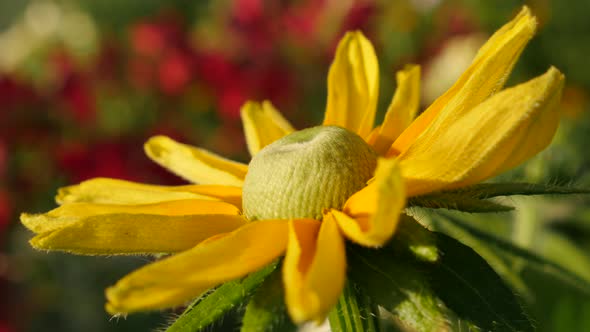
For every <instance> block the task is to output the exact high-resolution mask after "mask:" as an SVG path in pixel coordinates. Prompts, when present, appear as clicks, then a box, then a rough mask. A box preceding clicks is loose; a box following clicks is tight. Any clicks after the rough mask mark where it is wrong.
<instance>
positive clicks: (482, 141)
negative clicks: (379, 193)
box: [399, 68, 564, 196]
mask: <svg viewBox="0 0 590 332" xmlns="http://www.w3.org/2000/svg"><path fill="white" fill-rule="evenodd" d="M563 81H564V77H563V75H562V74H561V73H560V72H559V71H558V70H557V69H555V68H551V69H549V71H547V73H545V74H543V75H541V76H539V77H537V78H535V79H532V80H530V81H528V82H526V83H524V84H520V85H518V86H515V87H513V88H509V89H506V90H504V91H502V92H500V93H498V94H496V95H495V96H493V97H491V98H490V99H488V100H486V101H485V102H483V103H482V104H480V105H479V106H477V107H475V108H474V109H472V110H470V111H469V112H467V113H466V114H464V115H463V117H461V118H459V119H449V118H439V119H437V120H436V121H435V122H434V123H433V126H431V127H429V128H428V129H427V130H426V131H425V132H424V133H423V134H422V135H421V136H420V137H419V138H418V139H417V140H416V141H415V142H414V144H412V146H411V147H410V149H408V150H407V151H406V152H405V153H403V154H402V155H400V156H399V159H400V167H401V169H402V173H403V176H404V179H405V181H406V190H407V192H408V195H409V196H413V195H419V194H424V193H427V192H432V191H436V190H440V189H450V188H457V187H462V186H467V185H470V184H474V183H478V182H481V181H483V180H485V179H487V178H490V177H492V176H494V175H497V174H499V173H500V172H503V171H505V170H507V169H509V168H512V167H514V166H516V165H518V164H520V163H522V162H523V161H525V160H526V159H528V158H530V157H532V156H533V155H535V154H537V153H538V152H539V151H541V150H542V149H544V148H545V147H546V146H547V145H548V144H549V143H550V142H551V139H552V138H553V134H554V133H555V130H556V128H557V124H558V122H559V114H558V110H557V104H558V103H559V100H560V98H561V90H562V87H563Z"/></svg>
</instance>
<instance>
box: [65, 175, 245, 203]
mask: <svg viewBox="0 0 590 332" xmlns="http://www.w3.org/2000/svg"><path fill="white" fill-rule="evenodd" d="M241 196H242V191H241V189H240V188H239V187H230V186H213V185H188V186H158V185H150V184H143V183H137V182H131V181H125V180H119V179H109V178H94V179H90V180H86V181H83V182H81V183H79V184H77V185H73V186H67V187H63V188H60V189H59V190H58V192H57V196H56V198H55V200H56V201H57V203H59V204H67V203H82V202H84V203H97V204H150V203H157V202H165V201H175V200H183V199H209V200H217V199H218V200H222V201H225V202H228V203H230V204H234V203H238V202H239V201H241ZM239 204H241V203H239ZM234 205H235V204H234ZM236 206H239V205H236Z"/></svg>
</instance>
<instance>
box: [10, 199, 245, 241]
mask: <svg viewBox="0 0 590 332" xmlns="http://www.w3.org/2000/svg"><path fill="white" fill-rule="evenodd" d="M119 213H127V214H151V215H163V216H183V215H184V216H186V215H196V214H228V215H238V214H240V210H239V209H238V208H237V207H235V206H234V205H232V204H228V203H225V202H220V201H212V200H200V199H184V200H178V201H165V202H159V203H152V204H137V205H122V204H95V203H69V204H65V205H62V206H60V207H58V208H56V209H53V210H51V211H49V212H47V213H43V214H28V213H23V214H22V215H21V217H20V219H21V222H22V223H23V225H25V226H26V227H27V228H28V229H30V230H32V231H33V232H35V233H44V232H48V231H53V230H56V229H58V228H63V227H65V226H69V225H71V224H74V223H76V222H79V221H81V220H84V219H85V218H87V217H91V216H97V215H104V214H119Z"/></svg>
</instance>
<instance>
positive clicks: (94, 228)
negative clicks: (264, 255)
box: [31, 213, 246, 255]
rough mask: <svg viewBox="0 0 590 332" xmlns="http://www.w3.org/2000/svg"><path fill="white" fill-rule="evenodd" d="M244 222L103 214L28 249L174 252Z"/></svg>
mask: <svg viewBox="0 0 590 332" xmlns="http://www.w3.org/2000/svg"><path fill="white" fill-rule="evenodd" d="M245 222H246V221H245V220H244V218H242V217H241V216H236V215H193V216H163V215H152V214H126V213H118V214H103V215H96V216H92V217H87V218H84V219H81V220H78V221H76V222H73V223H68V224H67V225H64V226H63V227H61V228H56V229H54V230H50V231H47V232H43V233H41V234H39V235H37V236H35V237H34V238H33V239H32V240H31V245H32V246H33V247H35V248H37V249H45V250H59V251H66V252H70V253H76V254H81V255H120V254H123V255H128V254H144V253H167V252H178V251H183V250H187V249H190V248H192V247H193V246H195V244H197V243H199V242H201V241H203V240H205V239H206V238H208V237H211V236H213V235H217V234H220V233H226V232H231V231H233V230H234V229H236V228H238V227H240V226H243V225H244V224H245ZM62 224H64V223H62Z"/></svg>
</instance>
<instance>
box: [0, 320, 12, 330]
mask: <svg viewBox="0 0 590 332" xmlns="http://www.w3.org/2000/svg"><path fill="white" fill-rule="evenodd" d="M15 331H16V330H15V329H13V328H12V327H11V326H10V325H8V323H6V322H2V321H0V332H15Z"/></svg>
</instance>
